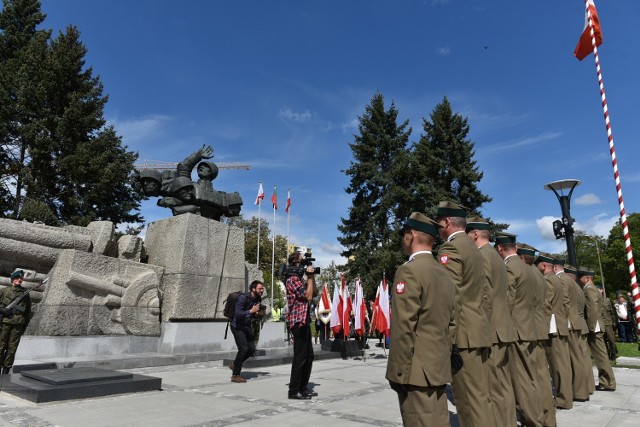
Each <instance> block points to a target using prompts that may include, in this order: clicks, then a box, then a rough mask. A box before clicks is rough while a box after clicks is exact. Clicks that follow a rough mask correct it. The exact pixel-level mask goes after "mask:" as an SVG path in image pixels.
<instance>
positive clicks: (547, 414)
mask: <svg viewBox="0 0 640 427" xmlns="http://www.w3.org/2000/svg"><path fill="white" fill-rule="evenodd" d="M546 345H547V340H544V341H538V342H537V345H536V349H535V350H534V354H535V358H536V376H537V379H538V382H537V384H538V386H539V387H538V388H537V391H538V397H539V398H540V407H539V408H538V410H539V411H540V412H539V413H538V421H539V422H540V424H541V425H542V426H544V427H556V407H555V405H554V403H553V387H552V386H551V375H550V373H549V363H548V362H547V354H546V352H545V346H546Z"/></svg>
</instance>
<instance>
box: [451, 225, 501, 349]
mask: <svg viewBox="0 0 640 427" xmlns="http://www.w3.org/2000/svg"><path fill="white" fill-rule="evenodd" d="M438 260H439V261H440V264H442V265H443V266H444V267H445V268H446V269H447V271H448V272H449V277H451V280H452V281H453V284H454V285H455V289H456V299H455V304H454V307H455V308H454V320H455V323H456V326H457V333H456V335H455V341H454V343H455V344H456V345H457V346H458V348H481V347H491V330H490V326H489V320H488V318H487V316H486V314H485V312H484V309H483V307H482V304H483V303H482V301H483V295H484V259H483V258H482V255H480V251H479V250H478V248H477V247H476V245H475V244H474V243H473V242H472V241H471V239H470V238H469V237H468V236H467V235H466V234H464V232H458V233H457V234H455V235H454V236H453V237H451V240H450V241H448V242H445V243H443V244H442V246H440V250H439V251H438Z"/></svg>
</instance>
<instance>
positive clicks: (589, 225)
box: [573, 213, 620, 237]
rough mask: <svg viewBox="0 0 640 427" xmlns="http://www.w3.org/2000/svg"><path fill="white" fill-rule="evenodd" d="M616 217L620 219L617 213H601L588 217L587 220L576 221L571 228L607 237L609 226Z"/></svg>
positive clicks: (614, 222) (615, 220)
mask: <svg viewBox="0 0 640 427" xmlns="http://www.w3.org/2000/svg"><path fill="white" fill-rule="evenodd" d="M618 219H620V217H619V216H618V215H614V216H610V215H609V214H606V213H601V214H598V215H595V216H593V217H591V218H589V219H588V220H587V221H584V222H582V221H580V222H576V223H575V224H574V225H573V228H574V229H576V230H580V231H584V232H585V233H587V234H591V235H594V234H595V235H598V236H602V237H608V236H609V232H610V231H611V228H613V226H614V225H615V224H616V222H617V221H618Z"/></svg>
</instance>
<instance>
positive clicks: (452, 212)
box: [436, 201, 467, 218]
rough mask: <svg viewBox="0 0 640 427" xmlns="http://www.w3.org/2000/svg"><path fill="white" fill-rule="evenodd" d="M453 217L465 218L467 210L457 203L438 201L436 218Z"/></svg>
mask: <svg viewBox="0 0 640 427" xmlns="http://www.w3.org/2000/svg"><path fill="white" fill-rule="evenodd" d="M442 217H453V218H466V217H467V211H466V210H464V208H463V207H462V206H460V205H459V204H457V203H453V202H449V201H443V202H440V203H438V213H437V214H436V218H442Z"/></svg>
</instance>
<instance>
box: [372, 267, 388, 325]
mask: <svg viewBox="0 0 640 427" xmlns="http://www.w3.org/2000/svg"><path fill="white" fill-rule="evenodd" d="M372 324H373V326H374V327H375V328H376V331H378V332H380V333H381V334H383V335H384V336H386V337H388V336H389V332H390V325H391V313H390V311H389V289H388V287H387V279H386V278H383V279H382V282H380V285H378V291H377V293H376V302H375V303H374V314H373V320H372Z"/></svg>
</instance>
